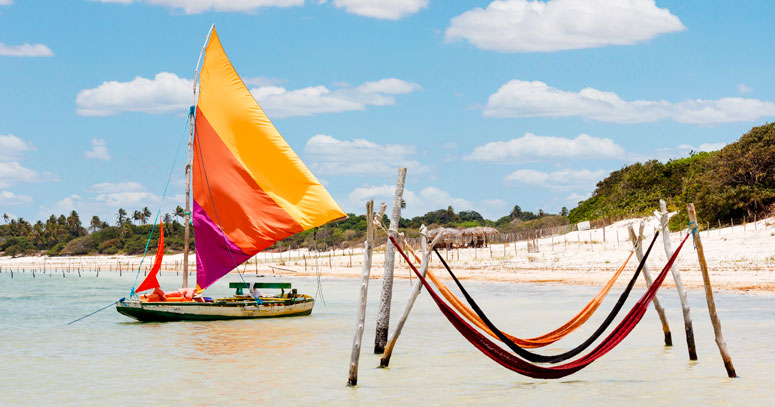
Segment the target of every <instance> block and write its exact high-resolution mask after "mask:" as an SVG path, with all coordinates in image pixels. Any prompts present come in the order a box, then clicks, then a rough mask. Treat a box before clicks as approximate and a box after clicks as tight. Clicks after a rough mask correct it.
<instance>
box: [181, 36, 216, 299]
mask: <svg viewBox="0 0 775 407" xmlns="http://www.w3.org/2000/svg"><path fill="white" fill-rule="evenodd" d="M213 28H215V24H213V25H211V26H210V30H209V31H208V32H207V38H205V43H204V44H203V45H202V51H201V52H200V53H199V60H198V61H197V62H196V68H194V85H193V88H194V89H193V90H194V92H193V93H194V96H193V103H192V105H191V109H190V110H189V112H188V115H189V124H190V126H189V133H188V161H187V162H186V212H185V215H186V216H185V218H184V220H185V222H186V229H185V230H186V231H185V235H184V237H183V288H187V287H188V247H189V242H190V240H191V168H192V161H193V159H194V120H195V118H196V96H197V95H196V84H197V78H198V76H199V64H200V63H201V62H202V54H204V52H205V47H207V43H208V42H210V35H211V34H212V32H213Z"/></svg>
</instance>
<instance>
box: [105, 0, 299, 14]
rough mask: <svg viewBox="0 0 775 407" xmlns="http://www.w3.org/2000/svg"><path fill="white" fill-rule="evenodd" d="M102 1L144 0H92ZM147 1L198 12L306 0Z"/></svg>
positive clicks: (289, 4) (135, 0)
mask: <svg viewBox="0 0 775 407" xmlns="http://www.w3.org/2000/svg"><path fill="white" fill-rule="evenodd" d="M92 1H99V2H100V3H121V4H131V3H140V2H141V1H142V0H92ZM145 3H147V4H152V5H157V6H164V7H167V8H171V9H182V10H183V12H185V13H186V14H198V13H204V12H207V11H221V12H253V11H256V10H257V9H259V8H262V7H292V6H301V5H303V4H304V0H145Z"/></svg>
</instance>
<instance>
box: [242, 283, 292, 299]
mask: <svg viewBox="0 0 775 407" xmlns="http://www.w3.org/2000/svg"><path fill="white" fill-rule="evenodd" d="M229 288H236V289H237V292H236V293H235V294H236V295H245V294H243V292H242V290H243V289H245V288H247V289H250V283H243V282H239V281H238V282H234V283H229ZM256 288H275V289H280V290H281V291H280V296H283V295H284V294H285V289H286V288H287V289H289V290H290V289H291V283H253V289H254V290H255V289H256Z"/></svg>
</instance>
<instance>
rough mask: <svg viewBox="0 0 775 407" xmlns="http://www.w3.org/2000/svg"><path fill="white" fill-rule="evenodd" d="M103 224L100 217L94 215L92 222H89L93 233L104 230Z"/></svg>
mask: <svg viewBox="0 0 775 407" xmlns="http://www.w3.org/2000/svg"><path fill="white" fill-rule="evenodd" d="M102 224H103V222H102V221H101V220H100V217H99V216H97V215H94V216H92V217H91V222H89V229H91V231H92V232H96V231H98V230H100V229H102Z"/></svg>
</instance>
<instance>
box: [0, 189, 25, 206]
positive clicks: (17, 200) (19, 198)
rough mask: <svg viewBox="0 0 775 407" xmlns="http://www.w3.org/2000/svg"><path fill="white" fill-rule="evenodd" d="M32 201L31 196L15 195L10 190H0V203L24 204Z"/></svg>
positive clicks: (9, 204)
mask: <svg viewBox="0 0 775 407" xmlns="http://www.w3.org/2000/svg"><path fill="white" fill-rule="evenodd" d="M32 201H33V199H32V197H31V196H28V195H17V194H15V193H13V192H11V191H0V205H2V206H5V205H8V206H13V205H26V204H29V203H31V202H32Z"/></svg>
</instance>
